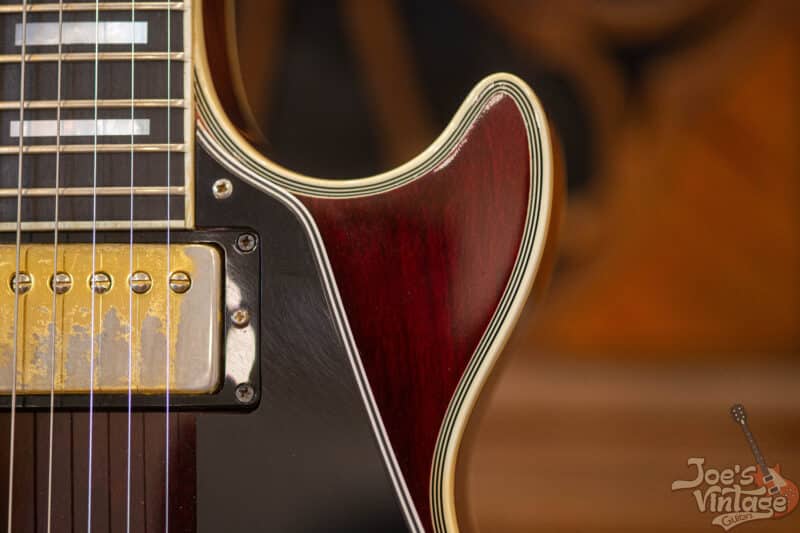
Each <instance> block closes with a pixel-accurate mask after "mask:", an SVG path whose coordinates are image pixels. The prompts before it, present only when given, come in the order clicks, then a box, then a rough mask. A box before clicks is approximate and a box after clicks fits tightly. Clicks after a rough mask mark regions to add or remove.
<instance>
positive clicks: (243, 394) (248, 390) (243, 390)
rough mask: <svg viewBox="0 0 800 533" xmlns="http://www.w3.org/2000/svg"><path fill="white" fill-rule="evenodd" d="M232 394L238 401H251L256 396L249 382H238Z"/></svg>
mask: <svg viewBox="0 0 800 533" xmlns="http://www.w3.org/2000/svg"><path fill="white" fill-rule="evenodd" d="M234 395H235V396H236V401H238V402H239V403H253V400H255V398H256V391H255V389H254V388H253V386H252V385H250V384H249V383H240V384H239V385H238V386H237V387H236V390H235V391H234Z"/></svg>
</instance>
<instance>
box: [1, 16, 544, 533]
mask: <svg viewBox="0 0 800 533" xmlns="http://www.w3.org/2000/svg"><path fill="white" fill-rule="evenodd" d="M191 5H192V17H193V39H194V47H193V51H192V55H193V57H192V61H193V64H194V70H195V76H196V78H195V90H194V95H193V96H194V101H195V102H196V114H195V116H196V129H195V130H194V136H193V139H192V140H193V145H192V146H193V152H194V160H193V169H194V182H193V190H192V193H193V194H194V202H193V205H194V208H195V212H194V218H193V227H192V228H189V229H187V230H185V231H180V232H176V236H175V240H176V242H178V241H180V240H181V239H183V238H185V239H187V240H188V241H190V242H191V241H192V240H193V239H195V240H197V239H200V240H203V239H210V238H211V237H210V236H211V235H212V234H213V235H216V237H215V238H216V240H215V242H216V243H217V245H218V246H219V247H220V249H221V250H222V252H224V256H225V257H239V256H241V255H246V254H242V252H241V249H239V248H237V247H238V246H239V245H238V244H237V239H236V236H237V235H239V234H241V233H243V232H246V233H252V234H254V235H256V236H257V245H256V248H255V250H254V252H255V253H249V255H246V258H245V259H240V260H239V259H237V261H234V262H230V263H226V267H225V274H226V276H228V283H227V285H226V287H225V290H226V296H225V298H226V300H225V303H226V305H225V306H223V307H224V309H223V310H222V313H223V314H224V315H225V316H226V317H227V316H229V314H230V313H231V312H232V311H233V310H235V309H236V308H237V307H238V306H240V305H242V302H244V304H245V307H248V308H249V309H250V316H249V319H250V322H249V325H248V326H246V328H245V329H244V330H243V331H244V332H251V333H247V335H244V334H242V333H241V332H240V333H236V331H235V328H231V330H230V331H228V332H227V335H228V336H227V337H226V338H225V339H224V340H223V342H222V344H223V347H224V351H225V352H226V357H227V359H226V365H227V366H226V368H225V371H226V376H227V377H226V382H225V383H226V384H227V383H228V380H230V379H231V375H234V374H236V372H237V371H238V366H237V365H241V364H244V363H243V361H241V360H240V359H238V358H237V357H239V358H241V357H243V356H242V355H241V354H242V353H245V352H243V351H242V350H243V349H244V348H243V347H246V344H247V343H248V342H253V340H255V342H256V344H257V356H258V357H257V364H255V365H254V367H253V368H254V369H255V370H253V371H252V372H253V374H251V375H250V376H249V379H250V380H251V381H254V380H256V379H257V380H258V382H259V385H260V387H259V388H258V390H256V391H255V399H254V400H252V404H251V405H250V406H248V407H247V408H243V409H230V408H224V407H220V408H214V409H204V408H193V407H191V405H188V404H187V405H188V406H176V408H175V409H174V410H173V412H171V413H170V414H169V415H168V416H169V419H166V418H165V414H164V412H163V408H161V409H159V408H157V405H156V404H154V403H153V402H151V405H149V406H148V408H147V409H144V408H142V409H139V408H135V409H134V413H133V415H132V417H131V418H129V417H128V415H127V413H126V412H124V411H123V412H119V411H120V409H118V408H117V409H113V408H111V407H109V408H108V409H106V408H98V409H95V411H94V413H93V414H92V415H91V418H90V415H89V414H88V413H86V412H85V409H61V410H58V411H57V412H56V415H55V417H54V418H53V426H54V442H55V443H57V444H58V445H57V447H54V448H53V480H52V491H48V468H47V458H48V452H49V442H48V424H49V421H50V416H49V413H48V412H47V411H44V410H40V411H38V412H30V411H27V410H22V411H20V410H19V409H18V411H17V413H16V421H15V432H16V434H15V449H16V452H15V456H14V460H13V464H14V475H13V482H12V484H11V487H12V489H13V495H14V500H13V501H14V505H13V513H12V520H11V523H12V524H13V531H15V532H17V531H18V532H23V533H28V532H39V531H45V527H46V523H47V521H46V518H45V517H46V513H47V509H48V496H49V495H50V494H52V495H53V500H52V511H51V515H52V531H55V532H62V531H63V532H71V531H86V530H87V529H91V530H95V531H127V530H128V529H127V524H128V523H130V531H133V532H143V531H157V530H164V529H165V526H169V530H170V531H180V532H186V533H190V532H194V531H201V532H218V531H280V532H290V531H347V532H358V531H365V532H371V531H382V532H383V531H387V532H388V531H457V529H458V525H457V516H456V502H455V496H454V495H455V490H454V486H455V479H454V477H455V465H456V460H457V456H458V448H459V442H460V439H461V435H462V434H463V431H464V428H465V426H466V424H467V421H468V419H469V413H470V411H471V408H472V406H473V405H474V403H475V401H476V399H477V397H478V394H479V392H480V389H481V386H482V385H483V383H484V382H485V380H486V378H487V376H488V375H489V372H490V371H491V368H492V365H493V364H494V362H495V361H496V359H497V357H498V356H499V354H500V352H501V350H502V348H503V345H504V343H505V341H506V340H507V338H508V336H509V334H510V332H511V330H512V328H513V326H514V323H515V321H516V319H517V318H518V316H519V314H520V312H521V310H522V306H523V305H524V303H525V300H526V298H527V296H528V293H529V291H530V289H531V287H532V286H533V284H534V280H535V278H536V273H537V270H538V268H539V265H540V262H541V260H542V255H543V253H544V249H545V242H546V237H547V233H548V224H549V220H550V213H551V202H552V194H553V183H552V161H551V146H550V140H549V132H548V129H547V126H546V122H545V117H544V114H543V111H542V109H541V107H540V105H539V103H538V101H537V99H536V98H535V96H534V95H533V93H532V91H531V90H530V88H528V87H527V85H525V84H524V82H522V81H521V80H519V79H517V78H515V77H514V76H511V75H505V74H499V75H495V76H492V77H490V78H487V79H486V80H484V81H482V82H481V83H479V84H478V86H477V87H476V88H475V89H474V90H473V91H472V92H471V93H470V95H468V97H467V99H466V100H465V103H464V104H463V105H462V107H461V109H460V110H459V111H458V113H457V114H456V116H455V117H454V119H453V121H452V122H451V124H450V125H449V126H448V127H447V129H446V130H445V131H444V132H443V133H442V135H441V136H440V137H439V138H438V139H437V140H436V141H435V142H434V143H433V144H432V145H431V146H430V147H429V148H428V149H427V150H426V151H425V152H423V153H422V154H421V155H420V156H418V157H416V158H415V159H413V160H412V161H410V162H408V163H406V164H405V165H403V166H401V167H400V168H398V169H395V170H392V171H389V172H386V173H384V174H381V175H378V176H373V177H368V178H357V179H352V180H340V181H329V180H321V179H316V178H311V177H307V176H301V175H298V174H295V173H293V172H291V171H289V170H287V169H284V168H281V167H280V166H278V165H275V164H274V163H272V162H271V161H269V160H268V159H266V158H265V157H264V156H263V155H261V154H260V153H259V152H258V151H257V150H256V149H255V148H253V147H252V146H251V144H250V143H249V142H248V140H247V139H246V138H245V136H244V135H243V134H242V133H241V131H242V130H243V128H241V127H239V124H238V122H237V112H236V106H235V105H234V104H232V103H231V98H232V95H233V94H234V93H235V92H236V91H235V90H234V88H233V86H232V84H233V81H232V80H233V78H234V77H233V76H232V71H233V69H234V68H235V67H234V66H233V65H231V64H229V63H228V62H227V60H226V58H225V56H224V54H221V51H223V50H225V49H226V44H225V40H226V38H227V36H226V34H225V23H224V20H225V13H223V10H222V3H221V2H199V1H196V2H193V3H192V4H191ZM187 35H188V33H187ZM91 81H92V80H85V82H86V83H90V82H91ZM79 82H80V81H79V80H76V81H75V83H79ZM332 142H335V140H332ZM220 180H222V181H226V182H227V183H229V184H230V188H231V189H229V190H228V191H227V192H228V194H226V195H224V197H221V196H220V195H218V194H217V192H218V188H217V184H218V183H219V182H220ZM113 209H114V207H113V206H111V205H105V204H103V203H99V204H98V209H97V216H98V217H103V216H106V215H108V216H110V215H111V214H112V212H113ZM117 209H118V208H117ZM43 215H46V213H43ZM151 233H152V235H150V234H146V233H142V236H143V237H141V238H144V235H149V237H148V238H152V239H156V240H157V239H158V238H159V235H161V236H163V232H161V233H159V232H157V231H153V232H151ZM126 235H127V234H125V236H126ZM219 235H222V237H220V236H219ZM85 237H86V236H85V235H81V234H77V233H76V234H74V235H73V234H70V233H64V234H63V235H62V239H63V240H64V242H70V240H71V239H74V240H75V242H82V241H81V239H84V238H85ZM49 238H51V237H49V236H47V235H46V234H35V233H30V234H29V233H26V234H24V235H23V238H22V240H23V242H26V243H27V242H38V241H41V242H45V243H47V242H51V241H49V240H48V239H49ZM2 239H3V242H5V243H13V242H14V235H13V234H10V233H7V234H3V235H2ZM115 239H116V237H115V236H114V235H113V232H108V234H107V233H105V232H101V234H100V235H99V237H98V240H99V242H104V241H105V240H108V241H109V242H117V241H115ZM253 273H258V274H259V275H258V276H257V278H256V279H257V280H258V281H257V282H253V281H252V280H253V278H252V276H250V274H253ZM5 296H8V295H7V294H5ZM9 302H10V303H9ZM0 304H2V305H12V304H13V293H12V295H11V299H10V300H9V298H5V300H2V301H0ZM226 320H228V321H230V320H232V319H227V318H226ZM248 335H249V336H248ZM226 386H227V385H226ZM237 390H238V389H237ZM17 405H20V406H24V405H25V401H24V398H23V400H22V401H21V403H20V402H18V404H17ZM2 417H3V419H2V420H0V465H2V466H0V473H2V471H3V470H2V469H3V468H6V466H7V465H8V464H9V455H10V450H9V448H8V442H9V435H8V433H7V432H8V428H9V427H10V420H9V414H8V413H4V414H3V415H2ZM167 421H169V425H168V426H167ZM90 425H91V426H92V427H93V435H94V437H93V440H92V442H91V444H92V449H93V454H94V455H93V456H92V457H93V461H92V468H91V477H90V476H89V474H88V471H89V469H88V465H87V448H88V447H89V444H90V443H89V441H88V437H87V435H88V433H87V428H88V427H89V426H90ZM128 427H130V428H131V449H130V455H131V463H130V472H131V474H130V475H129V474H128V464H127V451H128V450H127V446H126V440H125V435H126V431H127V428H128ZM167 427H168V428H169V433H167V429H166V428H167ZM167 468H169V470H168V475H166V472H167V471H166V469H167ZM6 474H8V472H7V471H6ZM7 489H8V487H6V486H4V485H3V484H0V501H5V499H6V497H7V495H8V494H7V492H5V491H7ZM128 495H130V498H128ZM129 500H130V502H131V507H130V508H128V506H127V502H128V501H129ZM5 513H6V508H5V506H4V505H0V515H2V518H3V520H4V521H5V519H6V518H7V515H6V514H5ZM89 526H91V527H89Z"/></svg>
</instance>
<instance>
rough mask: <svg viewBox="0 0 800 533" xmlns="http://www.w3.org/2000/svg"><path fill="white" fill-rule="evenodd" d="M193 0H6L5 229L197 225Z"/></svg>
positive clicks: (2, 97) (0, 43)
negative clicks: (8, 0)
mask: <svg viewBox="0 0 800 533" xmlns="http://www.w3.org/2000/svg"><path fill="white" fill-rule="evenodd" d="M191 5H192V2H190V1H183V2H143V3H141V5H139V3H138V2H137V3H120V2H107V1H100V2H98V3H95V2H85V3H64V4H63V5H60V4H59V3H57V2H51V3H47V4H43V3H35V2H31V1H30V0H29V1H28V2H26V3H25V4H23V2H22V1H18V2H16V3H14V4H10V3H7V4H6V5H2V6H0V18H2V19H3V20H4V22H6V21H7V23H9V24H13V26H12V28H13V31H8V32H3V35H2V39H0V231H14V230H16V227H17V217H19V218H20V220H21V223H22V229H23V230H50V229H52V228H53V227H54V225H55V224H54V222H55V221H54V220H53V213H54V205H55V202H56V201H58V203H59V206H60V213H59V220H58V226H59V228H63V229H86V228H87V227H92V226H93V227H97V228H102V229H126V228H129V227H130V226H131V225H133V226H134V227H138V228H151V229H154V228H166V227H172V228H177V227H181V228H186V227H192V225H193V219H194V216H193V208H194V206H193V194H192V191H193V172H192V168H193V144H194V143H193V138H194V103H193V91H192V65H191V51H192V31H191V29H192V21H191ZM64 6H66V7H64ZM59 20H61V22H60V23H59ZM23 73H24V76H23ZM23 78H24V79H23ZM18 197H20V198H22V201H21V202H19V203H20V204H21V205H20V206H19V207H20V213H19V214H18V213H17V204H18V201H17V199H18ZM131 206H132V207H133V209H131ZM132 211H133V212H132Z"/></svg>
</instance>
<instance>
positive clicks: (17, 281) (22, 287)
mask: <svg viewBox="0 0 800 533" xmlns="http://www.w3.org/2000/svg"><path fill="white" fill-rule="evenodd" d="M9 285H10V286H11V291H12V292H14V293H18V294H25V293H26V292H28V291H29V290H31V286H32V285H33V277H31V275H30V274H28V273H27V272H19V273H15V274H14V275H13V276H11V281H10V282H9Z"/></svg>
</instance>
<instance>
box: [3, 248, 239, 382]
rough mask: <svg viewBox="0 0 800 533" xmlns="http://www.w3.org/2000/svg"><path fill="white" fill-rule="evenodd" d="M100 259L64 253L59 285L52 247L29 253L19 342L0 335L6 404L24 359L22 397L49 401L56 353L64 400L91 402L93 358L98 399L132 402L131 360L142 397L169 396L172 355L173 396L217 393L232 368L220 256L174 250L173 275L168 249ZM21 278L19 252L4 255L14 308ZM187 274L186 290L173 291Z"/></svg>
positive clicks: (7, 313)
mask: <svg viewBox="0 0 800 533" xmlns="http://www.w3.org/2000/svg"><path fill="white" fill-rule="evenodd" d="M94 250H95V256H94V260H92V253H93V247H92V245H89V244H60V245H59V246H58V273H57V274H56V277H55V279H54V278H53V246H52V244H24V245H22V246H21V248H20V266H19V273H20V279H21V276H22V275H23V274H24V275H25V276H27V278H26V279H27V282H26V283H25V285H22V284H20V287H19V292H20V294H19V296H18V298H19V311H18V312H19V315H18V316H19V318H18V320H19V322H18V323H19V326H18V334H17V338H16V339H14V338H13V335H14V331H13V328H10V327H2V328H0V394H8V393H10V391H11V388H12V381H11V368H12V362H13V358H14V357H15V356H16V357H17V376H16V390H17V393H18V394H43V393H49V391H50V379H51V364H50V363H51V357H52V356H53V350H55V373H54V379H55V391H56V393H57V394H65V393H86V392H88V387H89V382H90V380H89V371H90V357H91V354H92V352H94V368H95V374H94V383H95V391H97V392H106V393H126V392H127V387H128V354H129V350H131V353H132V357H133V359H132V360H133V375H132V387H133V391H134V392H135V393H160V392H163V391H164V390H165V389H166V386H165V374H166V372H165V369H166V355H167V354H168V355H169V360H170V392H172V393H209V392H213V391H214V390H215V389H216V388H217V387H218V385H219V383H220V379H221V368H222V365H221V355H220V354H221V348H220V331H221V328H222V327H223V325H222V319H221V314H222V309H221V305H222V304H221V302H222V287H223V280H222V264H221V256H220V253H219V251H218V250H217V249H216V248H215V247H214V246H211V245H205V244H178V243H173V244H172V245H171V246H170V255H169V270H170V272H168V271H167V252H166V245H164V244H134V245H133V248H131V247H130V246H129V245H128V244H97V245H96V247H95V248H94ZM131 252H132V254H133V273H132V274H131V272H130V261H131ZM92 263H94V272H92ZM16 272H17V268H16V249H15V245H13V244H3V245H0V279H5V280H6V283H5V284H4V285H3V286H0V300H3V301H5V302H6V303H8V302H13V300H14V298H15V295H14V283H13V278H14V276H15V274H16ZM177 274H180V275H178V278H177V281H178V282H180V280H183V283H182V284H180V289H181V290H175V288H174V286H173V284H174V283H175V282H176V278H175V276H176V275H177ZM23 287H27V289H26V290H25V291H23V290H22V288H23ZM93 289H94V293H93ZM54 290H55V292H56V296H55V300H56V309H55V317H56V318H55V323H53V298H54V296H53V291H54ZM93 306H94V309H93ZM14 307H15V306H14V305H5V304H4V305H0V324H5V325H8V324H13V322H14V316H13V314H14ZM92 324H94V329H92ZM92 343H94V350H92Z"/></svg>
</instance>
